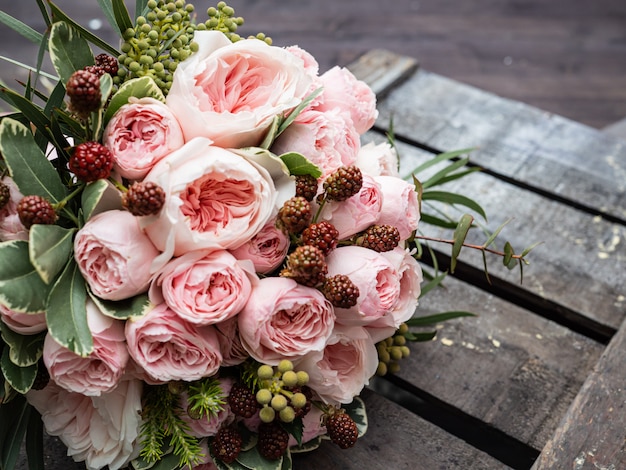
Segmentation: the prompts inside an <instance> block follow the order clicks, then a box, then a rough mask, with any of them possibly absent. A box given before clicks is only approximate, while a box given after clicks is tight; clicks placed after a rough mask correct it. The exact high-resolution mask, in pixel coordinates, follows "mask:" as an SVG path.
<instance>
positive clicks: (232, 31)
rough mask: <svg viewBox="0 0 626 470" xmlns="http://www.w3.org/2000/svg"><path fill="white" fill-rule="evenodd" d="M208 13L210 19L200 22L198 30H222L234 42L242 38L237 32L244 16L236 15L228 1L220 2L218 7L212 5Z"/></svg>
mask: <svg viewBox="0 0 626 470" xmlns="http://www.w3.org/2000/svg"><path fill="white" fill-rule="evenodd" d="M206 14H207V16H208V17H209V19H208V20H206V21H205V22H204V23H200V24H198V26H197V29H198V31H205V30H208V31H221V32H222V33H224V34H225V35H226V37H228V39H230V40H231V41H232V42H237V41H239V40H240V39H241V36H239V34H237V28H238V27H239V26H241V25H242V24H243V18H242V17H241V16H235V10H234V8H232V7H231V6H228V5H227V4H226V2H219V3H218V4H217V6H216V7H210V8H209V9H208V10H207V12H206Z"/></svg>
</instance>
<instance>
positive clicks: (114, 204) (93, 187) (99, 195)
mask: <svg viewBox="0 0 626 470" xmlns="http://www.w3.org/2000/svg"><path fill="white" fill-rule="evenodd" d="M80 200H81V207H82V210H83V219H84V221H85V222H86V221H87V220H89V219H91V218H92V217H93V216H94V215H96V214H99V213H100V212H104V211H110V210H115V209H121V208H122V196H121V194H120V192H119V191H118V190H117V189H115V186H113V184H112V183H111V182H110V181H107V180H97V181H94V182H92V183H89V184H88V185H87V186H85V189H84V190H83V193H82V194H81V199H80Z"/></svg>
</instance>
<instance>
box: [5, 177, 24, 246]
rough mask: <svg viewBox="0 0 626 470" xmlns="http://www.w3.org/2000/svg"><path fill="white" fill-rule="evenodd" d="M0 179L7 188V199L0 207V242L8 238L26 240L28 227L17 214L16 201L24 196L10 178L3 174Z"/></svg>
mask: <svg viewBox="0 0 626 470" xmlns="http://www.w3.org/2000/svg"><path fill="white" fill-rule="evenodd" d="M0 181H2V183H4V184H6V185H7V186H8V188H9V201H8V202H7V203H6V204H5V205H4V207H2V208H0V242H4V241H9V240H28V229H27V228H26V227H24V225H23V224H22V222H21V221H20V217H19V216H18V215H17V203H18V202H19V201H20V199H22V198H23V197H24V196H23V195H22V193H20V190H19V189H17V185H16V184H15V182H14V181H13V179H12V178H10V177H8V176H5V177H4V178H2V179H1V180H0Z"/></svg>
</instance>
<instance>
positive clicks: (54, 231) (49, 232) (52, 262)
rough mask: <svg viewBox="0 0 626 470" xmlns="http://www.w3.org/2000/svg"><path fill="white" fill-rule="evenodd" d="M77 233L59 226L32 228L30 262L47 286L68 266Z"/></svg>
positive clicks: (37, 226) (30, 233)
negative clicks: (73, 239)
mask: <svg viewBox="0 0 626 470" xmlns="http://www.w3.org/2000/svg"><path fill="white" fill-rule="evenodd" d="M75 231H76V229H68V228H63V227H59V226H58V225H39V224H35V225H33V226H32V227H31V228H30V232H29V241H28V252H29V256H30V262H31V264H32V265H33V266H34V267H35V269H36V270H37V272H38V273H39V276H40V277H41V279H42V280H43V282H45V283H46V284H50V283H51V282H52V281H53V280H54V278H55V277H56V276H57V275H58V274H59V273H60V272H61V270H62V269H63V268H64V267H65V265H66V264H67V260H68V259H69V257H70V256H71V254H72V247H73V244H74V242H73V241H72V237H73V235H74V232H75Z"/></svg>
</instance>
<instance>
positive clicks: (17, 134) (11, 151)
mask: <svg viewBox="0 0 626 470" xmlns="http://www.w3.org/2000/svg"><path fill="white" fill-rule="evenodd" d="M0 153H2V156H3V157H4V161H5V163H6V165H7V167H8V168H9V173H10V175H11V177H12V178H13V181H15V184H16V185H17V187H18V188H19V190H20V192H21V193H22V194H24V195H30V194H37V195H39V196H42V197H44V198H46V199H48V200H50V201H51V202H59V201H60V200H62V199H63V198H64V197H65V195H66V189H65V186H64V185H63V183H62V182H61V178H60V177H59V174H58V173H57V172H56V170H55V169H54V167H53V166H52V164H51V163H50V162H49V161H48V159H47V158H46V155H45V154H44V153H43V152H42V151H41V149H40V148H39V147H38V146H37V143H36V142H35V138H34V137H33V134H32V133H31V132H30V130H29V129H28V128H27V127H26V126H25V125H23V124H22V123H20V122H19V121H16V120H14V119H8V118H5V119H3V120H2V121H1V122H0Z"/></svg>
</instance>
